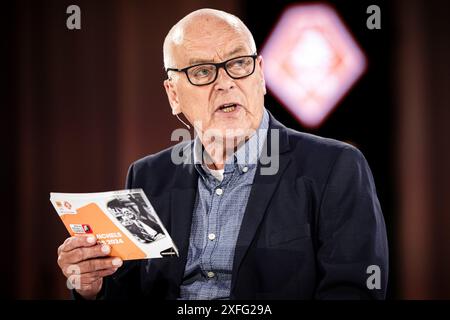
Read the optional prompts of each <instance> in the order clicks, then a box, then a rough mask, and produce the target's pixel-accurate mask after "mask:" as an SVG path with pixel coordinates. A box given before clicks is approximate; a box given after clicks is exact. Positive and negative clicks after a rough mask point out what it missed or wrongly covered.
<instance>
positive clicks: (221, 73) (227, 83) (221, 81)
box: [214, 68, 236, 90]
mask: <svg viewBox="0 0 450 320" xmlns="http://www.w3.org/2000/svg"><path fill="white" fill-rule="evenodd" d="M235 85H236V84H235V83H234V79H233V78H231V77H230V76H229V75H228V73H227V72H226V71H225V69H224V68H219V70H218V71H217V79H216V82H215V83H214V88H215V89H216V90H230V89H233V88H234V87H235Z"/></svg>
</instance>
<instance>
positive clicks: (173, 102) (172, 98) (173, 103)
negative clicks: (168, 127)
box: [164, 79, 181, 115]
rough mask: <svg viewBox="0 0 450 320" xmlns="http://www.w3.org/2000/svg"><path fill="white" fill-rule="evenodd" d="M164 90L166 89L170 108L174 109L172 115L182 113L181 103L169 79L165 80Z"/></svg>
mask: <svg viewBox="0 0 450 320" xmlns="http://www.w3.org/2000/svg"><path fill="white" fill-rule="evenodd" d="M164 89H166V94H167V98H168V99H169V103H170V107H171V108H172V114H173V115H176V114H179V113H181V107H180V102H179V100H178V95H177V91H176V89H175V87H174V84H173V82H172V81H171V80H169V79H166V80H164Z"/></svg>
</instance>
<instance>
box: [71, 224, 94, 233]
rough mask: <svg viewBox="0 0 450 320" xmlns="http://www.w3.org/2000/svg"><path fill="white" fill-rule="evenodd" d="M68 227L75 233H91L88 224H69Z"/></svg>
mask: <svg viewBox="0 0 450 320" xmlns="http://www.w3.org/2000/svg"><path fill="white" fill-rule="evenodd" d="M70 229H72V231H73V233H76V234H84V233H92V228H91V227H90V226H89V225H88V224H71V225H70Z"/></svg>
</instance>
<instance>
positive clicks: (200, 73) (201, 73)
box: [192, 68, 211, 78]
mask: <svg viewBox="0 0 450 320" xmlns="http://www.w3.org/2000/svg"><path fill="white" fill-rule="evenodd" d="M210 73H211V70H210V69H208V68H198V69H195V70H193V73H192V74H193V75H194V77H197V78H202V77H207V76H209V75H210Z"/></svg>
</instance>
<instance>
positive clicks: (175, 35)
mask: <svg viewBox="0 0 450 320" xmlns="http://www.w3.org/2000/svg"><path fill="white" fill-rule="evenodd" d="M218 32H231V33H235V34H237V35H240V36H241V37H242V39H243V41H244V42H245V43H246V44H247V45H248V47H249V48H250V50H251V52H252V53H255V52H256V45H255V40H254V39H253V36H252V34H251V33H250V30H248V28H247V26H246V25H245V24H244V23H243V22H242V21H241V20H240V19H239V18H238V17H236V16H234V15H232V14H229V13H227V12H224V11H220V10H214V9H200V10H196V11H194V12H191V13H190V14H188V15H187V16H185V17H184V18H182V19H181V20H180V21H178V22H177V23H176V24H175V25H174V26H173V27H172V29H170V31H169V33H168V34H167V36H166V38H165V40H164V46H163V54H164V67H165V68H173V67H180V66H179V65H177V61H176V58H175V57H176V54H175V51H177V50H180V49H181V48H186V47H189V46H190V45H191V44H193V43H194V42H195V41H196V40H197V39H199V38H203V39H206V40H208V39H210V40H214V39H216V38H217V33H218ZM219 45H220V43H219Z"/></svg>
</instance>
